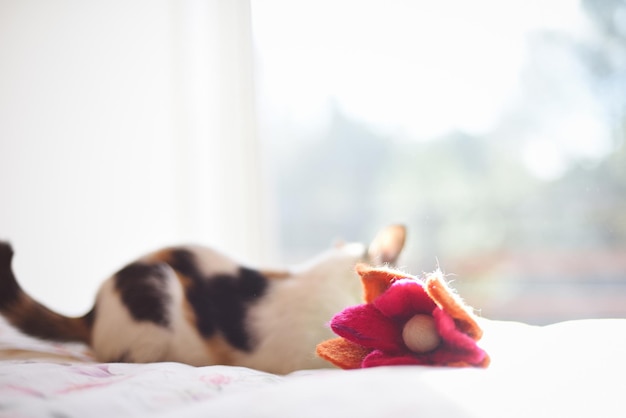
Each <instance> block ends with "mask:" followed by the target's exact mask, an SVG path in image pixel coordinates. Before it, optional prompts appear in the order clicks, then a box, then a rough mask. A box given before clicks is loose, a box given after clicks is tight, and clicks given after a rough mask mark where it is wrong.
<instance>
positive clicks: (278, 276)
mask: <svg viewBox="0 0 626 418" xmlns="http://www.w3.org/2000/svg"><path fill="white" fill-rule="evenodd" d="M259 273H261V274H262V275H263V276H265V277H267V278H268V279H270V280H284V279H288V278H290V277H291V276H292V274H291V272H289V271H288V270H259Z"/></svg>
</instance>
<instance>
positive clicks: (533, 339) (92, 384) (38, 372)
mask: <svg viewBox="0 0 626 418" xmlns="http://www.w3.org/2000/svg"><path fill="white" fill-rule="evenodd" d="M481 325H482V327H483V329H484V331H485V336H484V337H483V339H482V340H481V345H482V346H483V347H484V348H485V349H486V350H487V351H488V352H489V354H490V356H491V359H492V362H491V365H490V366H489V368H487V369H474V368H462V369H457V368H444V367H420V366H411V367H408V366H395V367H379V368H371V369H361V370H351V371H344V370H338V369H331V368H329V369H322V370H302V371H297V372H295V373H292V374H289V375H285V376H279V375H273V374H268V373H264V372H260V371H256V370H252V369H246V368H240V367H228V366H208V367H191V366H187V365H183V364H177V363H152V364H123V363H98V362H95V361H94V359H93V358H92V357H91V354H90V352H89V350H88V349H87V348H86V347H84V346H82V345H77V344H52V343H49V342H43V341H39V340H36V339H33V338H30V337H27V336H25V335H22V334H20V333H19V332H17V331H16V330H15V329H13V328H12V327H10V326H9V325H8V324H7V323H6V322H5V321H4V320H1V318H0V417H15V418H22V417H63V418H70V417H80V418H83V417H115V418H123V417H139V416H150V417H176V418H184V417H205V416H206V417H273V418H277V417H342V416H345V417H355V416H358V417H499V418H502V417H577V416H581V417H624V416H626V405H625V403H626V401H624V399H623V396H624V394H626V355H625V354H626V319H592V320H577V321H569V322H562V323H558V324H553V325H548V326H543V327H539V326H531V325H526V324H522V323H516V322H504V321H490V320H486V319H482V320H481Z"/></svg>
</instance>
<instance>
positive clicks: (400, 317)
mask: <svg viewBox="0 0 626 418" xmlns="http://www.w3.org/2000/svg"><path fill="white" fill-rule="evenodd" d="M372 303H373V304H374V306H376V308H378V310H380V312H382V313H383V314H384V315H385V316H388V317H389V318H391V319H393V320H395V321H402V322H405V321H408V320H409V319H410V318H411V317H412V316H413V315H415V314H430V313H431V312H432V311H433V309H435V307H436V306H437V305H436V304H435V302H433V300H432V299H431V298H430V296H428V294H427V293H426V291H425V290H424V287H423V286H422V284H421V283H420V282H417V281H415V280H411V279H401V280H398V281H396V282H395V283H394V284H392V285H391V287H389V289H387V291H386V292H385V293H383V294H382V295H380V296H379V297H378V298H376V299H375V300H374V302H372Z"/></svg>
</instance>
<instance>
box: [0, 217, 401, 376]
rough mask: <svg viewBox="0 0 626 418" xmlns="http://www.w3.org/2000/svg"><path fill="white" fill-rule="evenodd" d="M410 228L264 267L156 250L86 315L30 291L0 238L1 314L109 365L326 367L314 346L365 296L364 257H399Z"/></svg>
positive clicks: (207, 254) (186, 249)
mask: <svg viewBox="0 0 626 418" xmlns="http://www.w3.org/2000/svg"><path fill="white" fill-rule="evenodd" d="M405 236H406V230H405V228H404V227H403V226H401V225H392V226H389V227H387V228H384V229H383V230H382V231H380V232H379V233H378V235H377V236H376V238H375V239H374V240H373V241H372V243H371V244H370V245H369V246H368V247H366V246H365V245H363V244H358V243H352V244H342V245H337V246H335V247H334V248H332V249H330V250H328V251H326V252H324V253H322V254H321V255H319V256H318V257H316V258H314V259H313V260H311V261H310V262H308V263H306V264H305V265H302V266H299V267H297V268H293V269H288V270H284V271H263V270H256V269H252V268H248V267H244V266H241V265H238V264H237V263H236V262H235V261H233V260H231V259H230V258H228V257H226V256H224V255H222V254H220V253H218V252H216V251H215V250H212V249H210V248H206V247H200V246H180V247H171V248H166V249H162V250H160V251H156V252H154V253H151V254H148V255H146V256H144V257H142V258H140V259H138V260H136V261H134V262H132V263H130V264H128V265H127V266H125V267H124V268H122V269H121V270H119V271H118V272H117V273H116V274H114V275H113V276H112V277H110V278H109V279H107V280H106V281H105V282H104V283H103V284H102V286H101V287H100V290H99V291H98V293H97V296H96V301H95V304H94V307H93V308H92V309H91V310H90V311H89V312H88V313H87V314H85V315H84V316H81V317H76V318H72V317H67V316H63V315H61V314H59V313H56V312H53V311H52V310H50V309H48V308H46V307H45V306H43V305H42V304H40V303H39V302H37V301H35V300H34V299H32V298H31V297H30V296H29V295H28V294H26V293H25V292H24V291H23V290H22V289H21V288H20V286H19V284H18V283H17V280H16V278H15V275H14V273H13V271H12V267H11V262H12V258H13V250H12V248H11V246H10V245H9V244H8V243H0V313H2V314H3V316H4V317H6V319H7V320H8V321H9V322H10V323H12V324H13V325H14V326H16V327H17V328H18V329H20V330H21V331H22V332H24V333H26V334H30V335H32V336H35V337H39V338H43V339H49V340H56V341H78V342H83V343H85V344H88V345H89V346H90V347H91V348H92V350H93V352H94V354H95V357H96V359H97V360H98V361H101V362H137V363H146V362H159V361H175V362H181V363H187V364H190V365H195V366H204V365H213V364H223V365H234V366H244V367H250V368H254V369H258V370H264V371H267V372H271V373H279V374H284V373H289V372H291V371H294V370H299V369H309V368H319V367H328V363H326V362H324V361H322V360H321V359H319V358H317V357H316V355H315V346H316V345H317V344H318V343H319V342H321V341H323V340H325V339H328V338H331V337H332V336H333V334H332V332H331V331H330V329H329V328H328V326H327V323H328V321H329V320H330V318H331V317H332V316H333V315H334V314H335V313H337V312H339V311H341V310H342V309H343V308H345V307H347V306H349V305H354V304H358V303H360V302H361V285H360V282H359V279H358V276H357V275H356V273H355V271H354V267H355V265H356V264H357V263H360V262H366V263H370V264H384V263H386V264H390V263H394V262H395V261H396V260H397V258H398V256H399V255H400V252H401V251H402V248H403V246H404V241H405Z"/></svg>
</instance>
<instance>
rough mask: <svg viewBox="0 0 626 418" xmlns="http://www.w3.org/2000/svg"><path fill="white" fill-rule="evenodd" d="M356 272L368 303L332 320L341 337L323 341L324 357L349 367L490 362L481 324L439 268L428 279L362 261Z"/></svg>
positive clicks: (320, 349)
mask: <svg viewBox="0 0 626 418" xmlns="http://www.w3.org/2000/svg"><path fill="white" fill-rule="evenodd" d="M357 272H358V273H359V275H360V276H361V281H362V283H363V288H364V296H365V303H364V304H361V305H356V306H351V307H348V308H346V309H344V310H343V311H341V312H339V313H338V314H336V315H335V316H334V317H333V319H332V320H331V323H330V326H331V328H332V330H333V331H334V332H335V334H337V335H338V336H339V337H338V338H335V339H332V340H328V341H325V342H322V343H321V344H319V345H318V347H317V354H318V355H319V356H320V357H322V358H323V359H325V360H327V361H329V362H331V363H333V364H335V365H337V366H339V367H341V368H344V369H356V368H361V367H374V366H389V365H440V366H457V367H463V366H476V367H486V366H487V365H488V364H489V356H488V355H487V353H486V352H485V351H484V350H483V349H482V348H480V347H479V346H478V345H477V343H476V342H477V341H478V340H479V339H480V338H481V336H482V330H481V328H480V326H479V325H478V323H477V322H476V320H475V317H474V315H473V313H472V312H471V310H470V308H469V307H467V306H466V305H465V304H464V303H463V301H462V300H461V299H460V298H459V297H458V296H457V295H456V294H455V293H454V292H453V291H452V290H451V289H450V288H449V287H448V286H447V284H446V283H445V281H444V280H443V276H442V274H441V272H440V271H435V272H434V273H432V274H430V275H428V277H427V278H426V280H425V281H424V282H422V281H421V280H419V279H418V278H416V277H413V276H410V275H407V274H405V273H401V272H398V271H394V270H391V269H387V268H371V267H367V266H363V265H361V266H358V267H357Z"/></svg>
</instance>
